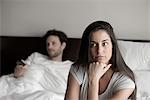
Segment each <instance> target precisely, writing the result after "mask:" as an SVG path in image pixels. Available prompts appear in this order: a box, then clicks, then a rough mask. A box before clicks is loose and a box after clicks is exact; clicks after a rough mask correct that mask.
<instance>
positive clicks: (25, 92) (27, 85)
mask: <svg viewBox="0 0 150 100" xmlns="http://www.w3.org/2000/svg"><path fill="white" fill-rule="evenodd" d="M29 58H32V61H31V60H30V63H29V62H28V61H29V60H27V61H26V63H28V65H29V66H28V70H27V71H26V73H25V75H24V77H20V78H17V79H16V78H14V77H13V74H11V75H5V76H2V77H1V78H0V100H64V95H65V91H66V86H67V78H68V73H69V69H70V67H71V64H72V62H70V61H65V62H54V61H50V60H48V59H45V58H43V57H41V55H40V54H38V53H34V54H32V55H31V56H30V57H29ZM33 58H38V59H33Z"/></svg>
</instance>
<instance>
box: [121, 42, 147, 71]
mask: <svg viewBox="0 0 150 100" xmlns="http://www.w3.org/2000/svg"><path fill="white" fill-rule="evenodd" d="M118 45H119V49H120V52H121V54H122V56H123V59H124V60H125V62H126V64H127V65H128V66H129V67H130V68H131V69H132V70H150V42H132V41H121V40H118Z"/></svg>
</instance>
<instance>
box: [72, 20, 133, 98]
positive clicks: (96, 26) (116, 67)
mask: <svg viewBox="0 0 150 100" xmlns="http://www.w3.org/2000/svg"><path fill="white" fill-rule="evenodd" d="M98 30H105V31H106V32H107V33H108V35H109V36H110V38H111V42H112V45H113V50H112V57H111V59H110V61H109V62H110V63H111V64H112V66H113V67H112V70H113V71H114V72H121V73H123V74H124V75H126V76H128V77H129V78H130V79H131V80H133V81H134V82H135V77H134V73H133V72H132V70H131V69H130V68H129V67H128V66H127V65H126V63H125V61H124V60H123V58H122V55H121V53H120V50H119V48H118V43H117V39H116V37H115V34H114V31H113V28H112V26H111V25H110V24H109V23H108V22H105V21H96V22H93V23H91V24H90V25H89V26H88V27H87V28H86V29H85V31H84V33H83V36H82V40H81V46H80V51H79V55H78V59H77V61H76V62H75V63H74V64H73V65H74V66H83V67H84V66H87V64H88V54H89V52H88V50H89V37H90V34H91V33H92V32H96V31H98ZM131 99H133V100H134V99H136V87H135V90H134V92H133V93H132V95H131Z"/></svg>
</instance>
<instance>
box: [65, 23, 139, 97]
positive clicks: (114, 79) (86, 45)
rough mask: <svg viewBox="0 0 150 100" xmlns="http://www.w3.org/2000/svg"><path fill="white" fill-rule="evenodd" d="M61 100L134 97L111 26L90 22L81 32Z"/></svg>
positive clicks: (129, 73) (132, 82)
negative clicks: (76, 55) (78, 48)
mask: <svg viewBox="0 0 150 100" xmlns="http://www.w3.org/2000/svg"><path fill="white" fill-rule="evenodd" d="M68 77H69V78H68V87H67V91H66V95H65V100H127V99H129V98H131V99H135V97H136V84H135V78H134V74H133V72H132V71H131V69H130V68H129V67H128V66H127V65H126V64H125V62H124V60H123V58H122V56H121V53H120V51H119V48H118V44H117V40H116V38H115V35H114V32H113V28H112V26H111V25H110V24H109V23H107V22H105V21H96V22H93V23H91V24H90V25H89V26H88V27H87V28H86V29H85V31H84V33H83V36H82V41H81V47H80V51H79V58H78V60H77V61H76V62H75V63H74V64H73V66H72V67H71V69H70V73H69V76H68Z"/></svg>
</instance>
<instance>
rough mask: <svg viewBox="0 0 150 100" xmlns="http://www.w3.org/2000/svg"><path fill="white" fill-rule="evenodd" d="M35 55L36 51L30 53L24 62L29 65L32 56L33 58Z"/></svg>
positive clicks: (32, 58)
mask: <svg viewBox="0 0 150 100" xmlns="http://www.w3.org/2000/svg"><path fill="white" fill-rule="evenodd" d="M36 55H37V52H34V53H32V54H31V55H30V56H29V57H28V58H27V59H26V60H25V63H26V64H27V65H30V64H31V63H32V62H33V60H34V58H35V56H36Z"/></svg>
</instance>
